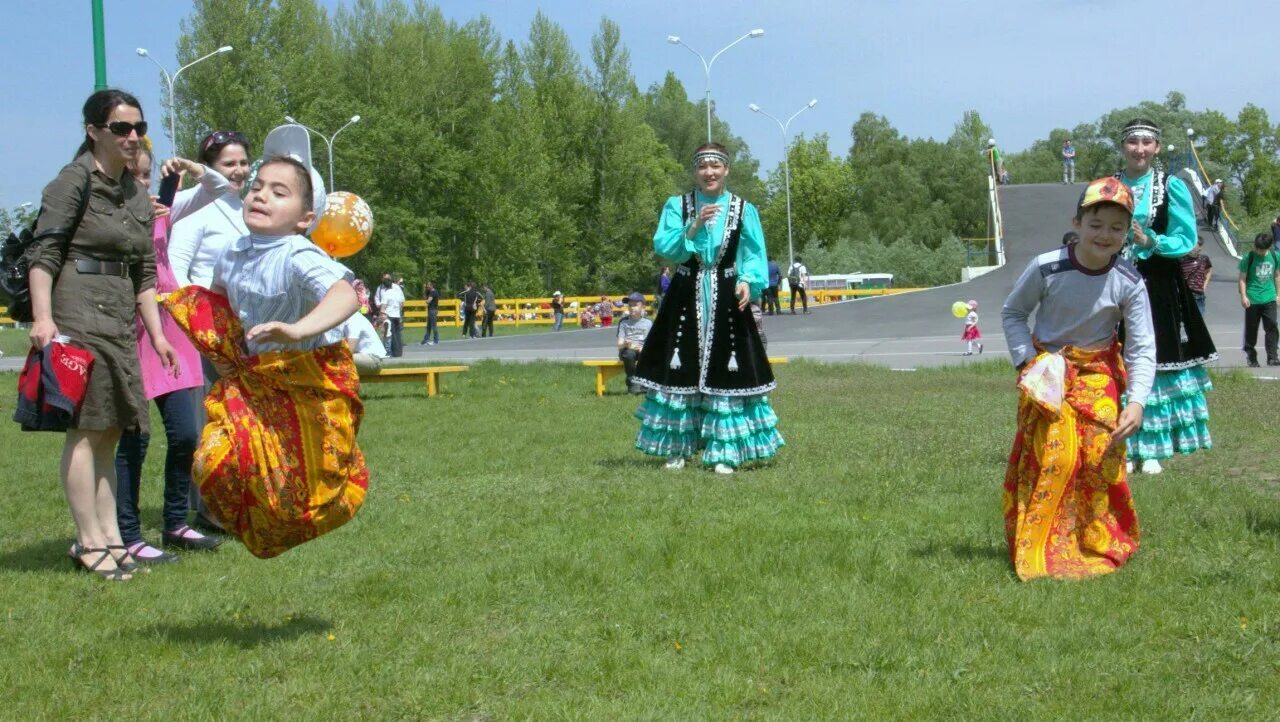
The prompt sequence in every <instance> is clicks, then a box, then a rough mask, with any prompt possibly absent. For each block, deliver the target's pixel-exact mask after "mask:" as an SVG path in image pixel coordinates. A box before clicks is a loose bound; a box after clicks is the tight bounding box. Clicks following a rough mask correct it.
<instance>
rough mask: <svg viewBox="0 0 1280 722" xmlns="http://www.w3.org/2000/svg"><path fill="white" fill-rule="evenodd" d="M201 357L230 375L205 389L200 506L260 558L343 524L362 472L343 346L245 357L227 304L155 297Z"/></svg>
mask: <svg viewBox="0 0 1280 722" xmlns="http://www.w3.org/2000/svg"><path fill="white" fill-rule="evenodd" d="M163 303H164V306H165V308H166V309H167V310H168V311H169V313H170V314H171V315H172V316H173V319H174V320H175V321H176V322H177V323H178V325H179V326H180V327H181V328H182V330H183V331H185V332H186V334H187V335H188V336H189V337H190V338H191V342H192V343H193V344H194V345H195V347H196V348H197V349H199V350H200V352H201V353H202V354H204V355H205V356H207V357H209V358H210V359H212V360H214V361H216V362H218V363H219V364H222V365H224V366H228V365H229V366H232V367H233V368H234V369H235V370H234V372H233V373H230V374H228V375H227V376H224V377H222V378H221V379H219V380H218V381H216V382H215V383H214V384H213V388H212V389H211V390H210V392H209V396H208V397H207V398H206V399H205V402H204V408H205V412H206V413H207V414H208V418H209V421H208V423H207V424H206V425H205V427H204V431H203V433H202V434H201V436H200V447H199V448H198V449H197V450H196V454H195V463H194V465H193V467H192V478H193V479H194V481H195V483H196V484H197V485H198V486H199V487H200V495H201V496H202V497H204V500H205V503H206V504H207V505H208V507H209V510H210V511H211V512H212V513H213V515H214V516H215V517H217V519H218V521H220V522H222V524H223V526H224V527H225V528H226V529H227V531H228V532H230V533H232V534H234V535H235V536H236V538H238V539H239V540H240V541H241V542H242V543H243V544H244V545H245V547H247V548H248V549H249V551H250V552H252V553H253V555H254V556H257V557H261V558H263V559H266V558H269V557H274V556H277V555H279V554H283V553H284V552H286V551H288V550H289V549H291V548H293V547H295V546H297V545H299V544H301V543H303V542H305V541H309V540H311V539H314V538H316V537H318V536H320V535H321V534H324V533H326V532H329V531H332V530H334V529H336V528H338V527H340V526H342V525H343V524H345V523H346V522H348V521H350V520H351V518H352V517H354V516H355V514H356V512H357V511H358V510H359V509H360V505H361V504H363V503H364V497H365V492H366V490H367V489H368V486H369V470H368V468H367V467H366V466H365V461H364V455H363V454H362V453H361V452H360V448H359V446H357V445H356V433H357V432H358V431H359V429H360V419H361V417H362V416H363V415H364V405H363V404H362V403H361V401H360V397H359V394H358V392H359V386H360V378H359V376H358V374H357V372H356V367H355V364H354V363H353V362H352V360H351V352H350V351H349V350H348V349H347V346H346V344H334V345H332V346H326V347H324V348H320V349H315V350H313V351H271V352H267V353H262V354H259V355H257V356H248V355H246V353H245V351H244V349H243V347H242V345H241V340H242V339H243V338H244V330H243V329H242V328H241V326H240V322H239V320H238V319H237V318H236V314H235V313H234V312H233V311H232V310H231V307H230V305H229V304H228V303H227V299H226V298H225V297H223V296H221V295H218V294H216V293H213V292H211V291H208V290H206V289H203V288H198V287H195V286H187V287H186V288H183V289H181V290H179V291H177V292H175V293H172V294H169V295H168V296H167V297H166V298H165V299H164V300H163Z"/></svg>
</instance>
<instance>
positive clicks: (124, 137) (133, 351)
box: [28, 90, 179, 581]
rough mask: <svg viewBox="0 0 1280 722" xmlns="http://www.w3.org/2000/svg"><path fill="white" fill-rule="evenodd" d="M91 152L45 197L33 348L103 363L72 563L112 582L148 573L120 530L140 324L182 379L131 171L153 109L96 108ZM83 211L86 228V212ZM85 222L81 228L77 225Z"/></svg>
mask: <svg viewBox="0 0 1280 722" xmlns="http://www.w3.org/2000/svg"><path fill="white" fill-rule="evenodd" d="M83 117H84V132H85V138H84V142H83V143H81V145H80V149H79V150H78V151H77V152H76V158H75V160H74V161H72V162H71V163H70V164H69V165H67V166H66V167H65V168H63V169H62V171H61V172H60V173H59V174H58V177H57V178H55V179H54V180H53V182H51V183H50V184H49V185H48V186H46V187H45V189H44V195H43V197H42V198H41V210H40V216H39V218H38V219H37V221H36V228H35V236H36V241H35V244H34V246H33V248H32V250H31V255H30V256H29V257H30V258H31V271H30V273H29V276H28V279H29V282H30V286H31V308H32V313H33V315H34V317H35V321H34V323H32V325H31V332H30V334H29V335H30V338H31V345H32V346H34V347H35V348H37V349H43V348H45V347H46V346H48V345H49V344H50V343H51V342H53V341H54V340H55V339H58V340H62V339H59V337H60V336H65V337H67V338H69V339H70V341H69V343H71V344H74V345H77V346H81V347H83V348H86V349H88V350H89V351H90V352H92V354H93V366H92V367H91V370H90V373H89V378H88V384H87V388H86V390H85V394H84V400H83V402H82V404H81V406H80V410H79V412H78V413H77V414H76V417H75V418H74V419H73V420H72V422H71V428H70V429H69V430H68V431H67V436H66V443H65V445H64V447H63V450H62V463H61V472H62V482H63V486H64V488H65V490H66V494H67V503H68V505H69V506H70V507H71V517H72V520H73V521H74V522H75V525H76V537H77V538H76V543H75V544H74V545H73V546H72V548H71V551H70V556H71V558H72V559H73V561H75V562H77V563H78V564H80V565H81V566H82V567H84V568H85V569H86V570H88V571H91V572H93V573H95V574H97V575H99V576H101V577H103V578H105V579H108V580H112V581H123V580H126V579H129V578H131V572H132V571H133V570H134V569H135V568H136V567H135V565H134V564H133V562H132V561H130V560H129V558H128V553H127V550H126V548H125V546H124V544H123V543H122V542H121V539H120V530H119V528H118V526H117V522H116V478H115V464H114V463H113V462H114V451H115V448H116V442H117V441H118V440H119V438H120V432H121V430H126V429H140V430H146V429H147V428H148V417H147V401H146V398H145V397H144V396H143V391H142V373H141V371H140V369H139V364H138V354H137V348H136V346H135V344H134V319H135V318H136V317H137V315H138V314H140V315H141V316H142V321H143V324H144V325H145V326H146V329H147V332H148V334H149V335H150V337H151V345H152V348H153V349H154V350H155V352H156V355H157V356H158V357H159V359H160V362H161V364H162V365H163V366H164V368H165V369H167V370H169V371H171V372H177V371H178V370H179V365H178V358H177V354H175V353H174V350H173V347H172V346H171V345H169V341H168V340H167V339H166V338H165V335H164V331H163V329H162V327H161V325H160V311H159V308H158V307H157V305H156V294H155V283H156V273H155V248H154V247H153V246H152V245H151V226H152V222H153V216H154V212H153V210H152V208H151V199H150V198H149V197H148V196H147V192H146V189H145V188H141V187H139V186H138V185H137V183H135V182H134V179H133V175H131V174H130V173H129V169H128V164H129V163H130V162H131V161H132V160H134V158H135V157H136V156H137V154H138V149H139V146H140V145H141V138H142V136H144V135H146V132H147V123H146V121H145V120H143V116H142V106H141V104H140V103H139V102H138V100H137V98H134V97H133V96H132V95H129V94H128V93H125V92H123V91H120V90H100V91H98V92H96V93H94V94H93V95H91V96H89V99H88V100H87V101H85V104H84V108H83ZM82 209H83V216H81V210H82ZM77 217H79V222H77Z"/></svg>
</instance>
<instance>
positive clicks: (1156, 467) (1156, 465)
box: [1142, 459, 1164, 474]
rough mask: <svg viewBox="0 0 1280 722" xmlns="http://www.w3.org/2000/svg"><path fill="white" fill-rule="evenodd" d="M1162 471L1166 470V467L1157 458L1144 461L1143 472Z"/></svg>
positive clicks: (1153, 472) (1157, 472) (1155, 472)
mask: <svg viewBox="0 0 1280 722" xmlns="http://www.w3.org/2000/svg"><path fill="white" fill-rule="evenodd" d="M1162 471H1164V468H1163V467H1161V466H1160V462H1158V461H1156V460H1155V459H1147V460H1146V461H1144V462H1142V473H1144V474H1159V473H1160V472H1162Z"/></svg>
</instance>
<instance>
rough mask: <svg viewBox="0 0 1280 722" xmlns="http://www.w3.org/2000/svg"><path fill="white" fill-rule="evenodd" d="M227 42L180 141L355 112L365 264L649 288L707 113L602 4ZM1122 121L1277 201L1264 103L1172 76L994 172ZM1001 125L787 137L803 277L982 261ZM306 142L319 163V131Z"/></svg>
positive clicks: (271, 29) (271, 22) (427, 16)
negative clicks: (1180, 84)
mask: <svg viewBox="0 0 1280 722" xmlns="http://www.w3.org/2000/svg"><path fill="white" fill-rule="evenodd" d="M221 45H233V46H234V47H235V48H236V51H235V52H234V53H230V54H228V55H226V56H224V57H223V58H221V59H220V60H219V61H218V62H216V63H201V64H200V65H197V66H195V67H193V68H191V70H189V71H187V74H184V76H183V82H182V83H181V84H180V85H179V87H178V91H177V97H176V101H177V102H176V107H177V118H176V121H177V126H178V135H179V138H178V147H179V150H180V152H182V153H183V154H184V155H187V156H188V157H195V156H196V155H197V152H196V151H197V147H196V146H197V143H198V142H199V140H200V139H201V138H203V137H204V135H205V134H206V133H208V132H210V131H211V130H217V129H232V130H239V131H241V132H242V133H244V134H245V135H246V136H247V137H248V138H249V139H250V140H251V141H253V142H255V143H257V144H260V143H261V140H262V138H264V137H265V136H266V133H267V132H268V131H269V130H270V129H271V128H273V127H275V126H277V125H279V124H281V123H283V122H284V116H285V115H286V114H288V115H291V116H293V117H294V118H297V119H298V120H299V121H301V122H303V123H306V124H307V125H308V126H311V127H313V128H316V129H319V130H321V131H323V132H332V131H333V130H335V129H337V128H338V127H340V126H342V125H343V124H344V123H345V122H346V121H347V119H349V118H350V117H351V116H352V115H355V114H359V115H361V121H360V123H359V124H358V125H356V126H353V127H351V128H349V129H347V130H346V131H345V132H344V133H343V134H342V136H341V137H340V138H339V139H338V141H337V142H336V144H335V148H334V153H335V159H334V160H335V166H336V180H337V182H336V186H337V189H338V190H350V191H353V192H355V193H357V194H359V195H360V196H362V197H363V198H364V199H365V200H366V201H368V202H369V203H370V205H371V207H372V208H373V210H374V217H375V228H376V230H375V233H374V240H373V242H372V243H371V244H370V245H369V247H368V248H367V249H366V250H364V251H362V252H361V253H359V254H357V255H356V256H354V257H352V258H349V259H346V262H347V263H348V265H350V266H351V267H352V269H353V270H354V271H356V273H357V274H358V275H360V276H362V277H365V278H376V277H378V276H380V275H381V273H382V272H383V271H391V272H393V273H401V274H403V275H404V276H405V277H406V278H407V279H409V280H410V281H417V280H427V279H431V280H434V281H435V282H436V284H437V286H439V287H440V288H442V289H447V290H450V289H457V288H460V287H461V286H462V283H463V282H464V281H466V280H472V279H474V280H479V281H488V282H490V283H492V284H493V286H494V288H495V289H497V290H498V291H499V292H500V293H501V294H503V295H509V296H515V295H529V296H536V295H541V294H545V293H547V292H549V290H551V289H560V290H563V291H565V292H566V293H569V294H574V293H599V292H606V293H622V292H626V291H630V290H635V289H639V290H646V291H648V290H652V286H653V285H654V283H655V280H656V275H657V268H658V265H659V261H658V260H657V259H656V258H655V257H654V256H653V253H652V244H651V238H652V234H653V229H654V226H655V224H656V219H657V215H658V211H659V208H660V206H661V204H662V201H663V200H664V199H665V198H666V197H667V196H669V195H671V194H674V193H679V192H682V191H684V190H687V189H688V188H690V187H691V185H692V181H691V174H690V169H689V158H690V157H691V155H692V153H693V150H694V149H695V148H696V147H697V146H698V145H699V144H700V143H702V142H703V141H704V140H705V131H706V127H705V113H706V108H705V105H703V101H702V99H701V97H700V96H699V97H698V98H697V99H696V100H694V99H690V97H689V94H688V92H687V91H686V89H685V87H684V86H683V85H682V84H681V83H680V81H679V80H678V79H676V77H675V76H674V74H671V73H668V74H667V75H666V77H665V78H663V80H662V81H661V82H657V83H654V84H652V85H651V86H650V87H648V88H647V89H644V90H641V89H640V88H639V87H638V86H637V84H636V81H635V78H634V76H633V74H632V72H631V66H630V57H629V53H628V51H627V48H626V46H625V45H624V44H623V42H622V40H621V32H620V29H619V27H618V26H617V25H616V24H615V23H614V22H612V21H611V20H609V19H608V18H603V19H601V21H600V23H599V26H598V27H597V30H596V32H595V34H594V36H593V37H592V38H591V44H590V53H589V56H588V57H586V58H583V57H580V56H579V54H578V53H577V52H575V50H574V49H573V47H572V44H571V43H570V40H569V38H568V36H567V35H566V33H565V32H564V30H563V29H562V28H561V27H560V26H559V25H557V24H556V23H555V22H554V21H553V20H552V19H551V18H549V17H547V16H546V15H544V14H542V13H539V14H538V15H537V16H536V17H535V18H534V20H533V21H532V23H531V25H530V27H529V31H528V34H527V36H526V37H524V38H520V39H506V38H502V37H501V36H500V35H499V34H498V33H497V31H496V30H495V29H494V27H493V25H492V23H491V22H490V21H489V20H488V19H487V18H484V17H481V18H478V19H475V20H472V21H469V22H466V23H458V22H455V21H450V20H448V19H446V18H445V17H444V15H443V13H442V12H441V11H440V10H439V9H438V8H437V7H435V6H433V5H431V4H429V3H427V2H425V1H421V2H414V3H412V4H407V3H405V2H403V1H402V0H389V1H387V2H379V1H378V0H355V1H354V2H352V3H351V4H350V5H345V6H342V7H340V8H339V9H338V10H336V11H335V12H333V13H329V12H327V11H326V10H325V8H324V7H322V6H321V5H319V3H318V2H316V0H195V2H194V3H193V11H192V13H191V15H190V16H189V17H188V18H187V19H186V20H185V21H184V22H183V25H182V34H181V36H180V38H179V41H178V61H179V63H181V64H185V63H187V62H190V61H192V60H194V59H196V58H198V57H200V56H201V55H203V54H204V53H205V52H207V51H208V49H210V48H215V47H219V46H221ZM152 113H153V115H154V114H156V109H152ZM1134 116H1147V117H1150V118H1152V119H1154V120H1156V121H1157V122H1159V123H1161V124H1162V125H1163V126H1164V129H1165V141H1166V144H1168V143H1173V144H1175V145H1177V146H1180V149H1178V150H1175V157H1177V158H1179V159H1180V158H1181V154H1182V152H1183V151H1184V150H1185V145H1184V144H1185V142H1186V137H1185V134H1184V132H1183V129H1185V128H1188V127H1190V128H1194V129H1195V130H1196V131H1197V138H1198V143H1199V144H1198V148H1199V151H1200V157H1201V158H1202V160H1203V161H1204V162H1205V165H1206V168H1207V170H1208V172H1209V173H1210V174H1211V175H1215V176H1216V177H1222V178H1226V179H1228V180H1229V181H1230V182H1229V184H1228V195H1227V203H1228V209H1229V211H1230V212H1231V213H1232V214H1233V216H1234V217H1235V218H1236V220H1237V222H1239V223H1241V226H1242V229H1246V231H1247V232H1248V231H1251V230H1253V229H1254V228H1255V227H1259V228H1262V227H1265V225H1266V223H1267V222H1269V220H1270V218H1272V217H1274V215H1275V214H1276V212H1277V211H1278V210H1280V164H1278V163H1277V155H1276V153H1277V146H1278V144H1280V135H1278V133H1280V131H1278V129H1277V128H1276V127H1275V126H1273V125H1271V124H1270V122H1269V120H1268V119H1267V116H1266V112H1265V111H1263V110H1261V109H1260V108H1257V107H1256V106H1253V105H1249V106H1246V107H1245V109H1244V110H1242V111H1241V112H1240V114H1239V116H1238V117H1237V119H1235V120H1231V119H1229V118H1227V117H1226V116H1224V115H1223V114H1221V113H1219V112H1217V111H1211V110H1210V111H1201V112H1196V111H1190V110H1188V109H1187V108H1186V100H1185V98H1184V97H1183V96H1182V95H1181V94H1180V93H1177V92H1171V93H1169V94H1168V96H1167V97H1166V98H1165V100H1164V101H1163V102H1154V101H1146V102H1142V103H1139V104H1138V105H1136V106H1133V107H1129V108H1120V109H1116V110H1113V111H1111V112H1109V113H1107V114H1106V115H1105V116H1103V117H1102V118H1100V119H1099V120H1097V121H1095V122H1089V123H1082V124H1079V125H1077V126H1076V127H1075V128H1073V129H1071V130H1066V129H1054V130H1052V131H1051V132H1050V133H1049V135H1048V137H1047V138H1045V139H1042V140H1039V141H1037V142H1036V143H1034V144H1033V145H1032V146H1031V147H1030V148H1028V149H1027V150H1025V151H1022V152H1018V153H1012V154H1007V155H1006V157H1005V162H1006V166H1007V167H1008V168H1009V170H1010V172H1011V174H1012V176H1013V180H1014V182H1019V183H1022V182H1056V181H1059V180H1060V179H1061V164H1060V154H1059V152H1060V148H1061V144H1062V140H1063V139H1065V138H1066V137H1067V136H1068V135H1069V136H1070V137H1072V139H1073V140H1074V143H1075V146H1076V150H1077V177H1078V178H1081V179H1083V178H1089V177H1096V176H1099V175H1104V174H1107V173H1113V172H1115V171H1116V170H1118V169H1119V168H1120V167H1121V166H1122V162H1121V158H1120V154H1119V149H1118V146H1117V143H1116V140H1115V139H1116V137H1117V135H1118V132H1119V129H1120V127H1121V126H1122V125H1123V123H1124V122H1125V121H1126V120H1128V119H1129V118H1131V117H1134ZM157 125H159V124H157ZM993 135H994V134H993V132H992V129H991V127H990V126H988V125H987V124H986V123H985V122H984V121H983V119H982V118H981V116H980V115H979V114H978V113H977V112H976V111H969V112H967V113H965V114H964V115H963V116H962V117H961V118H960V119H959V120H958V121H957V122H956V123H955V125H954V130H953V132H952V134H951V135H950V136H949V137H948V138H947V139H946V140H942V141H939V140H935V139H932V138H923V139H921V138H908V137H906V136H905V135H903V134H902V133H901V132H899V131H898V130H897V129H896V128H894V127H893V125H892V124H891V123H890V121H889V119H887V118H885V117H884V116H881V115H878V114H875V113H870V112H867V113H863V114H862V115H861V116H860V117H859V118H857V119H856V120H855V121H854V122H853V123H852V124H851V127H850V132H849V138H848V141H847V142H848V146H847V148H837V147H833V140H832V139H831V138H830V137H828V136H827V135H826V134H815V135H812V136H804V135H800V136H798V137H796V138H795V139H794V140H793V142H792V145H791V147H790V149H789V153H788V158H789V160H790V164H791V196H792V219H793V228H794V239H795V240H794V245H795V250H796V253H797V254H798V255H801V256H803V257H804V259H805V262H806V265H808V267H809V269H810V272H811V273H853V272H887V273H893V274H895V281H896V283H897V284H898V285H900V286H907V285H920V286H923V285H937V284H942V283H950V282H954V281H956V280H958V278H959V270H960V268H961V267H962V266H964V265H965V264H966V261H969V262H971V263H972V264H973V265H985V263H987V249H988V240H987V238H988V236H989V235H990V232H991V229H990V227H989V223H988V210H987V204H986V196H985V189H986V184H987V180H986V177H987V165H986V161H985V156H984V153H983V150H984V148H985V146H986V142H987V139H988V138H990V137H992V136H993ZM713 136H714V137H715V138H716V139H717V140H719V141H720V142H722V143H724V144H725V145H726V146H727V147H728V148H729V150H730V153H731V155H732V156H733V176H732V178H731V182H730V188H731V189H732V190H734V191H735V192H737V193H738V194H740V195H742V196H743V197H745V198H746V199H747V200H750V201H751V202H753V203H755V204H756V205H757V207H759V209H760V211H761V217H762V221H763V223H764V228H765V234H766V237H767V239H768V245H769V252H770V256H771V257H773V258H775V259H777V260H779V261H780V262H781V263H782V265H784V266H785V264H786V259H787V256H788V244H787V218H786V197H785V193H784V175H783V166H782V164H781V163H779V164H778V166H777V167H776V168H773V169H770V170H768V172H767V173H765V174H764V175H763V177H761V174H760V167H759V162H758V161H757V160H756V159H755V158H753V157H752V154H751V150H750V148H749V146H748V144H747V143H746V142H745V141H743V140H742V138H741V137H739V136H737V135H736V134H735V133H734V132H733V129H732V128H730V127H729V126H728V125H727V124H726V123H725V122H724V121H722V120H721V119H719V118H714V117H713ZM313 148H314V152H315V162H316V165H317V167H318V168H320V169H322V170H323V169H324V168H325V165H326V162H327V158H326V157H325V153H326V149H325V145H324V143H323V142H320V141H318V140H317V141H315V142H314V144H313ZM257 149H260V148H255V150H257ZM331 190H333V189H331ZM9 217H10V214H5V215H4V216H3V217H2V218H0V221H7V220H8V219H9ZM410 286H411V287H413V286H414V284H413V283H411V284H410Z"/></svg>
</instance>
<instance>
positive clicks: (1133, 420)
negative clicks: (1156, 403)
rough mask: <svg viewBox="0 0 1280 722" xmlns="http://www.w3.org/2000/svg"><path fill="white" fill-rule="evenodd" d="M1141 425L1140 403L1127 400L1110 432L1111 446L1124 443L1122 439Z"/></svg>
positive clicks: (1131, 434) (1130, 434)
mask: <svg viewBox="0 0 1280 722" xmlns="http://www.w3.org/2000/svg"><path fill="white" fill-rule="evenodd" d="M1140 426H1142V404H1139V403H1135V402H1129V404H1128V405H1127V406H1125V407H1124V411H1121V412H1120V418H1118V419H1116V430H1115V431H1113V432H1111V446H1115V445H1116V444H1122V443H1124V440H1125V439H1127V438H1129V437H1130V436H1133V433H1134V432H1135V431H1137V430H1138V427H1140Z"/></svg>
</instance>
